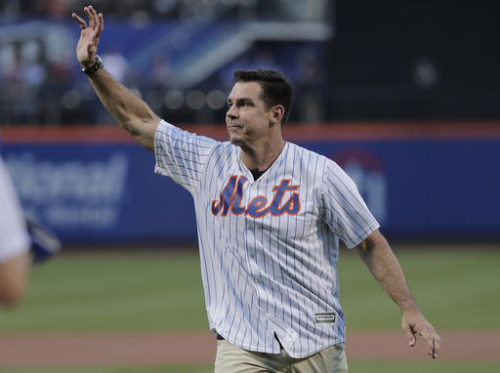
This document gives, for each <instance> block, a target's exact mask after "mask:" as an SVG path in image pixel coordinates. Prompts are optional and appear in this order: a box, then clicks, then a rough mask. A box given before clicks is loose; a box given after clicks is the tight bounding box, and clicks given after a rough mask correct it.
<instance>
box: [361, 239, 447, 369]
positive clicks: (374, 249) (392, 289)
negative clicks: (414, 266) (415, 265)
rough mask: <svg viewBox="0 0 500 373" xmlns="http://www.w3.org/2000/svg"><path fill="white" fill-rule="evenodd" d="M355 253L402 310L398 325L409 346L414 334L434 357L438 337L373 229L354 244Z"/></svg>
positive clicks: (392, 257)
mask: <svg viewBox="0 0 500 373" xmlns="http://www.w3.org/2000/svg"><path fill="white" fill-rule="evenodd" d="M357 248H358V252H359V255H360V257H361V259H363V261H364V262H365V264H366V265H367V266H368V268H369V269H370V271H371V273H372V274H373V277H375V279H376V280H377V281H378V283H379V284H380V286H381V287H382V289H384V290H385V292H387V294H389V296H390V297H391V298H392V299H393V300H394V302H395V303H396V304H397V305H398V306H399V308H400V309H401V312H402V327H403V330H404V331H405V334H406V337H407V338H408V341H409V344H410V346H411V347H413V346H415V344H416V342H417V336H421V337H422V338H423V339H424V341H425V342H426V343H427V346H428V350H429V355H430V356H431V357H432V358H434V359H435V358H436V357H437V353H438V350H439V344H440V337H439V335H438V334H437V332H436V330H435V329H434V327H433V326H432V325H431V324H430V323H429V322H428V321H427V320H426V319H425V317H424V316H423V315H422V312H420V309H419V308H418V305H417V302H416V301H415V298H413V296H412V295H411V293H410V290H409V289H408V285H407V282H406V278H405V275H404V273H403V270H402V269H401V265H400V264H399V261H398V259H397V258H396V256H395V255H394V253H393V251H392V250H391V248H390V246H389V243H388V242H387V240H386V239H385V238H384V236H383V235H382V234H381V233H380V231H378V230H377V231H375V232H374V233H372V234H371V235H370V236H369V237H368V238H367V239H366V240H364V241H363V242H362V243H361V244H360V245H359V246H358V247H357Z"/></svg>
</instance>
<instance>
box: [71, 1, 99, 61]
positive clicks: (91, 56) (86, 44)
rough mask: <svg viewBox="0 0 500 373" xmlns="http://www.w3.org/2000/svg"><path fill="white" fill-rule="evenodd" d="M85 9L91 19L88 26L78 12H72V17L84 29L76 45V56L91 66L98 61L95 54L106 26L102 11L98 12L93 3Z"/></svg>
mask: <svg viewBox="0 0 500 373" xmlns="http://www.w3.org/2000/svg"><path fill="white" fill-rule="evenodd" d="M83 10H84V12H85V14H86V15H87V17H88V19H89V24H88V26H87V23H86V22H85V20H83V19H82V18H80V17H79V16H78V15H76V13H73V14H71V17H72V18H73V19H74V20H75V21H76V22H78V24H79V25H80V29H81V30H82V31H81V33H80V40H78V44H77V46H76V57H77V59H78V62H80V64H81V65H82V66H83V67H90V66H92V65H94V64H95V62H96V60H95V55H96V53H97V46H98V45H99V38H100V37H101V33H102V30H103V28H104V18H103V15H102V13H99V14H97V12H96V10H95V9H94V7H93V6H92V5H89V6H86V7H85V8H83Z"/></svg>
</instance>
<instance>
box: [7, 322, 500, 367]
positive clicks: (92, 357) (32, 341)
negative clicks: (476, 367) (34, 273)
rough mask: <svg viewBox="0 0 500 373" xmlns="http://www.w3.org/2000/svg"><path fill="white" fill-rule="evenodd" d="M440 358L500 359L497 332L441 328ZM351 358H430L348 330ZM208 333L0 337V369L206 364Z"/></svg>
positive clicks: (398, 342) (399, 336) (211, 341)
mask: <svg viewBox="0 0 500 373" xmlns="http://www.w3.org/2000/svg"><path fill="white" fill-rule="evenodd" d="M441 337H442V348H441V351H440V354H439V357H438V358H439V359H443V360H480V361H492V362H500V354H498V346H500V333H487V332H485V333H481V332H471V333H458V332H448V333H442V335H441ZM347 353H348V356H349V357H350V358H376V359H392V360H421V359H429V357H428V356H427V355H426V351H425V349H424V346H422V345H421V344H418V343H417V346H416V347H414V348H410V347H408V345H407V343H406V340H405V337H404V335H403V333H402V332H401V333H399V332H387V331H380V332H369V333H361V332H352V333H350V334H349V335H348V343H347ZM214 356H215V338H214V336H213V335H211V334H189V333H182V334H180V333H179V334H135V335H133V334H117V335H111V334H98V335H90V334H86V335H82V334H79V335H72V334H39V335H31V334H30V335H10V336H0V368H30V367H38V368H40V367H63V366H66V367H67V366H78V367H86V366H121V365H130V366H148V365H162V364H186V363H189V364H210V363H212V362H213V361H214Z"/></svg>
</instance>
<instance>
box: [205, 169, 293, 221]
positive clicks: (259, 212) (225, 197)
mask: <svg viewBox="0 0 500 373" xmlns="http://www.w3.org/2000/svg"><path fill="white" fill-rule="evenodd" d="M247 180H248V179H247V178H246V177H245V176H231V177H230V178H229V181H228V182H227V184H226V186H225V187H224V189H222V192H221V194H220V199H219V200H214V201H212V213H213V214H214V215H215V216H217V215H219V213H220V216H226V215H227V214H228V213H229V212H230V211H231V212H232V213H233V214H234V215H241V214H246V215H249V216H251V217H252V218H260V217H262V216H264V215H267V214H268V213H270V214H271V215H273V216H281V215H283V214H289V215H297V214H298V213H299V211H300V200H299V193H298V192H297V191H298V190H299V186H298V185H290V180H288V179H282V180H281V182H280V183H279V184H278V185H275V186H274V187H273V189H272V191H273V192H274V196H273V199H272V201H271V203H268V200H267V197H266V196H257V197H255V198H254V199H252V200H251V201H250V203H249V204H248V206H241V199H242V196H243V185H244V184H245V183H246V182H247ZM287 197H288V199H286V198H287ZM285 200H286V201H285ZM283 201H285V202H283Z"/></svg>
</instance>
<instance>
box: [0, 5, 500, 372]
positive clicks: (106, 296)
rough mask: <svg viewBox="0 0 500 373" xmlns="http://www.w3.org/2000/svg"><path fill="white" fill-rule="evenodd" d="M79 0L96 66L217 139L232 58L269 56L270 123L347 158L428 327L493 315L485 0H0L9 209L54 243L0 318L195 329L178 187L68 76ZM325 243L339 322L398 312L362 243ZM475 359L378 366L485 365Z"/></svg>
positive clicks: (490, 13) (187, 208)
mask: <svg viewBox="0 0 500 373" xmlns="http://www.w3.org/2000/svg"><path fill="white" fill-rule="evenodd" d="M89 4H92V5H94V7H95V8H96V9H97V10H98V11H99V12H103V13H104V18H105V28H104V33H103V35H102V38H101V43H100V47H99V55H100V56H101V58H102V59H103V61H104V65H105V67H106V68H107V69H108V70H109V71H110V72H111V73H112V74H113V75H114V76H115V77H116V78H117V79H118V80H119V81H121V82H122V83H123V84H125V85H126V86H127V87H129V88H131V89H132V90H133V92H134V93H135V94H136V95H138V96H139V97H141V98H142V99H144V100H145V101H146V102H147V103H148V104H149V105H150V106H151V107H152V108H153V110H154V111H155V112H156V113H157V114H158V115H160V116H162V117H163V118H164V119H166V120H168V121H169V122H171V123H173V124H176V125H179V126H181V127H183V128H186V129H189V130H191V131H195V132H197V133H199V134H202V135H207V136H211V137H215V138H217V139H219V140H225V139H226V138H227V137H226V134H225V128H224V115H225V110H226V104H225V101H226V95H227V93H228V92H229V90H230V88H231V86H232V82H233V73H234V71H235V70H236V69H252V68H270V69H276V70H278V71H281V72H283V73H284V74H285V75H286V76H287V77H288V78H289V79H290V80H291V81H292V82H293V84H294V87H295V97H294V107H293V110H292V112H291V118H290V123H289V124H287V125H286V127H285V131H284V135H285V138H287V139H288V140H290V141H293V142H296V143H298V144H300V145H302V146H305V147H307V148H309V149H312V150H314V151H316V152H319V153H321V154H324V155H325V156H327V157H330V158H332V159H334V160H335V161H336V162H337V163H339V164H340V165H341V166H342V167H343V168H344V169H345V170H346V171H347V172H348V173H349V174H350V176H351V177H352V178H353V179H354V181H355V182H356V184H357V186H358V188H359V190H360V192H361V194H362V195H363V197H364V198H365V200H366V202H367V204H368V206H369V208H370V209H371V211H372V212H373V213H374V215H375V216H376V218H377V219H378V220H379V221H380V222H381V225H382V231H383V232H384V233H385V234H386V235H387V236H388V237H389V239H390V240H391V242H393V243H394V248H395V251H396V252H397V253H398V255H399V256H400V257H401V260H402V262H403V265H404V267H405V268H407V271H408V272H407V274H408V276H409V278H410V283H412V284H415V286H414V288H413V290H414V292H415V293H416V295H417V298H418V299H419V300H421V301H422V307H423V309H424V311H426V314H427V315H428V317H429V318H430V319H431V320H434V321H435V324H436V325H437V327H438V329H443V328H444V329H445V330H466V331H471V330H472V331H484V330H490V331H491V330H492V331H498V330H499V329H500V324H499V321H498V317H497V316H495V315H498V312H500V305H499V299H498V294H500V282H499V281H498V279H499V276H500V274H499V272H498V268H499V267H498V266H499V264H500V251H499V250H498V249H499V248H500V212H499V211H500V196H499V192H498V191H499V190H500V167H499V166H498V161H499V160H500V105H499V102H500V72H499V68H498V66H500V46H499V40H500V23H499V22H498V14H499V11H500V5H499V4H498V2H495V1H492V0H477V1H475V2H456V1H455V2H453V1H447V0H433V1H430V0H419V1H417V0H398V1H397V0H387V1H384V2H374V1H369V0H336V1H334V0H330V1H327V0H123V1H111V0H95V1H92V2H91V1H81V0H2V1H0V86H1V87H2V89H1V90H0V151H1V154H2V157H3V158H4V160H5V162H6V164H7V166H8V168H9V170H10V172H11V174H12V177H13V179H14V183H15V185H16V187H17V191H18V193H19V195H20V198H21V201H22V204H23V207H24V209H25V210H26V211H27V213H29V214H31V215H33V216H35V217H36V218H38V219H39V220H40V221H41V222H42V223H44V224H46V225H47V226H49V227H50V228H51V229H52V230H54V231H55V232H56V233H57V235H58V236H59V237H60V238H61V239H62V241H63V244H64V245H65V251H64V253H63V255H61V256H59V257H58V258H56V259H55V260H54V261H53V262H51V263H49V264H47V265H46V266H43V267H41V268H36V269H35V270H34V271H33V274H32V278H33V281H32V286H31V290H30V294H29V295H28V297H27V299H26V301H25V305H23V306H22V307H21V308H20V309H19V310H18V311H17V312H16V313H12V314H9V315H6V314H5V313H1V312H0V331H2V332H3V333H6V334H9V333H10V334H12V333H14V334H16V333H33V332H37V333H38V332H47V331H50V332H54V331H56V332H58V331H63V332H68V331H70V332H72V331H75V330H76V331H86V332H89V331H99V332H103V331H111V332H116V331H121V332H128V331H135V332H136V331H140V332H144V331H146V332H151V331H158V330H160V331H172V330H190V331H193V330H194V331H204V332H206V317H205V314H204V308H203V295H202V292H201V281H200V275H199V262H198V258H197V256H196V253H195V247H196V226H195V218H194V211H193V204H192V201H191V197H190V195H189V194H188V193H187V192H186V191H184V190H182V189H181V188H180V187H179V186H178V185H176V184H175V183H173V182H172V181H170V180H169V179H166V178H164V177H160V176H156V175H154V174H153V167H154V157H153V155H152V154H150V153H148V152H147V151H145V150H144V149H142V148H141V147H140V146H139V145H137V144H135V143H134V142H133V140H131V139H130V138H129V137H128V135H127V134H126V133H124V132H123V131H122V130H121V129H119V128H117V127H118V126H117V125H116V124H115V123H114V121H113V119H112V118H111V117H110V116H109V114H108V113H107V112H106V110H105V109H104V107H103V106H102V105H101V104H100V102H99V101H98V99H97V96H96V95H95V93H94V91H93V90H92V88H91V86H90V84H89V82H88V79H87V78H86V77H85V76H84V75H83V74H82V72H81V70H80V66H79V64H78V62H77V60H76V57H75V46H76V43H77V40H78V37H79V33H80V32H79V28H78V26H77V25H76V23H75V22H74V21H73V20H72V19H71V13H72V12H76V13H78V14H79V15H82V14H83V7H84V6H85V5H89ZM430 243H432V244H430ZM123 247H127V248H128V249H131V251H126V252H124V251H123V250H118V249H121V248H123ZM151 247H154V248H155V250H154V252H152V253H151V252H149V250H147V249H149V248H151ZM179 248H180V249H182V250H181V251H182V252H183V253H182V254H179V252H178V251H177V250H176V249H179ZM457 249H461V250H457ZM143 252H144V254H142V253H143ZM341 257H342V259H341V265H340V266H341V273H340V275H341V283H343V284H345V287H344V288H342V289H343V300H342V302H343V304H344V308H345V309H346V314H347V315H348V316H349V315H352V318H351V319H348V325H350V326H351V327H352V328H353V329H354V330H366V329H385V328H388V329H391V328H398V326H399V316H398V311H397V308H395V306H394V305H392V304H391V302H390V300H389V299H388V298H387V297H386V296H385V295H383V294H381V292H380V290H377V286H376V284H374V282H373V280H371V279H369V274H368V273H367V271H366V269H365V268H364V267H363V266H362V264H360V263H359V260H358V259H357V258H356V257H355V256H353V255H352V254H350V253H344V254H342V255H341ZM342 260H343V261H344V262H342ZM342 263H343V264H342ZM342 266H344V267H342ZM342 268H346V269H345V270H344V271H342ZM89 273H91V274H92V276H89ZM131 273H134V276H131V275H130V274H131ZM89 277H91V278H89ZM68 279H71V281H69V280H68ZM365 280H366V282H365ZM457 284H458V285H457ZM464 294H467V296H464ZM134 299H135V301H134ZM367 301H368V303H369V305H370V307H366V302H367ZM83 305H84V306H83ZM186 310H189V312H186ZM457 310H459V312H457ZM2 312H3V311H2ZM138 315H142V316H141V317H138ZM463 315H475V317H471V318H467V317H463ZM1 360H2V355H1V353H0V371H2V370H1V368H2V365H1ZM353 363H354V367H357V368H358V369H357V370H356V371H369V372H375V371H377V370H376V368H375V365H374V363H373V362H369V363H366V362H362V361H359V360H354V361H353ZM364 364H366V365H364ZM474 364H475V365H474V366H473V368H472V367H471V366H467V365H466V364H460V366H453V367H451V366H449V365H435V366H434V368H431V367H430V366H428V365H425V366H424V365H420V366H417V369H416V370H415V369H414V368H411V367H409V366H404V367H402V366H400V365H397V366H396V367H395V368H394V370H393V371H395V372H396V371H399V372H401V371H408V372H410V371H411V372H417V371H426V372H432V371H433V370H432V369H436V370H435V371H436V372H437V371H456V372H458V371H460V370H459V369H465V370H464V371H471V370H472V371H477V372H479V371H485V372H486V371H495V369H499V368H498V364H497V365H495V366H494V367H493V366H490V365H488V366H486V365H485V366H483V368H481V366H480V365H478V364H477V362H475V363H474ZM6 369H7V370H5V371H6V372H7V371H8V372H9V373H10V372H13V370H12V367H10V368H6ZM207 369H208V371H209V368H207V366H205V367H202V368H201V370H196V371H207ZM412 369H414V370H412ZM418 369H420V370H418ZM481 369H484V370H481ZM491 369H493V370H491ZM40 371H42V370H40ZM62 371H65V372H66V371H68V370H61V372H62ZM69 371H72V372H77V371H78V372H87V370H76V368H75V369H71V370H69ZM97 371H98V372H104V371H106V372H111V370H96V372H97ZM131 371H132V370H126V372H131ZM139 371H140V372H142V370H137V372H139ZM159 371H160V370H159ZM161 371H167V370H165V368H161ZM168 371H173V372H174V371H175V372H177V371H184V370H181V369H180V368H172V370H168ZM194 371H195V370H193V372H194ZM380 371H384V372H388V371H391V370H390V364H389V365H388V363H387V362H385V363H383V364H382V365H381V367H380ZM23 372H24V371H23ZM27 372H28V371H27ZM29 372H31V370H29ZM47 372H55V370H52V369H49V370H47ZM57 372H59V371H57ZM89 372H90V371H89ZM91 372H94V370H92V371H91ZM113 372H115V370H113ZM116 372H118V370H116ZM120 372H121V370H120ZM124 372H125V370H124ZM134 372H135V370H134ZM144 372H146V370H144ZM148 372H149V370H148ZM186 372H188V370H186ZM189 372H191V371H190V370H189Z"/></svg>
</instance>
